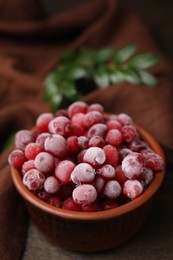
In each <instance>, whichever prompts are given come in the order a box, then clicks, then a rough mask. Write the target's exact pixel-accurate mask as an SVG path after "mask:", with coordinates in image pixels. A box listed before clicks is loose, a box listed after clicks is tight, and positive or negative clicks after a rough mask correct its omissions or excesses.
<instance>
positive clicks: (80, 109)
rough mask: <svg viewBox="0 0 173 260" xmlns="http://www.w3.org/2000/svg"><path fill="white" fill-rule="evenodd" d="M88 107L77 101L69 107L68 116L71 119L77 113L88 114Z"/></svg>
mask: <svg viewBox="0 0 173 260" xmlns="http://www.w3.org/2000/svg"><path fill="white" fill-rule="evenodd" d="M87 108H88V105H87V104H86V103H85V102H83V101H76V102H74V103H72V104H71V105H70V106H69V107H68V116H69V117H70V118H71V117H72V116H73V115H75V114H77V113H84V114H85V113H86V111H87Z"/></svg>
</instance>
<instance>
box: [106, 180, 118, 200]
mask: <svg viewBox="0 0 173 260" xmlns="http://www.w3.org/2000/svg"><path fill="white" fill-rule="evenodd" d="M103 194H104V195H105V196H106V197H108V198H109V199H116V198H118V197H119V196H120V194H121V186H120V184H119V183H118V182H117V181H116V180H110V181H107V182H106V184H105V186H104V189H103Z"/></svg>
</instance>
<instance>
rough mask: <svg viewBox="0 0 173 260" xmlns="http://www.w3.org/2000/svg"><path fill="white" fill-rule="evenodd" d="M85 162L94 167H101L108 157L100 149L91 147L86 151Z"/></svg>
mask: <svg viewBox="0 0 173 260" xmlns="http://www.w3.org/2000/svg"><path fill="white" fill-rule="evenodd" d="M83 161H84V162H86V163H89V164H91V165H92V166H99V165H102V164H104V162H105V161H106V155H105V152H104V150H103V149H102V148H100V147H90V148H88V149H87V150H86V152H85V154H84V156H83Z"/></svg>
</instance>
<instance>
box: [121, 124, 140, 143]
mask: <svg viewBox="0 0 173 260" xmlns="http://www.w3.org/2000/svg"><path fill="white" fill-rule="evenodd" d="M121 133H122V135H123V141H124V142H126V143H131V142H132V141H134V140H135V139H136V138H137V131H136V128H135V127H134V126H132V125H125V126H123V127H122V128H121Z"/></svg>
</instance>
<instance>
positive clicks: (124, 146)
mask: <svg viewBox="0 0 173 260" xmlns="http://www.w3.org/2000/svg"><path fill="white" fill-rule="evenodd" d="M8 161H9V164H10V165H12V166H13V167H15V168H17V169H19V170H20V171H21V176H22V178H23V184H24V185H26V187H27V188H28V189H29V190H30V191H31V192H32V193H34V194H35V196H37V197H39V198H40V199H42V200H43V201H45V202H47V203H49V204H51V205H54V206H56V207H59V208H63V209H68V210H74V211H99V210H107V209H110V208H115V207H118V206H120V205H123V204H125V203H127V202H129V201H131V200H133V199H135V198H137V197H138V196H140V195H141V194H142V193H143V192H144V190H145V189H146V188H147V187H148V185H149V184H150V182H151V181H152V179H153V176H154V173H155V172H157V171H160V170H163V168H164V162H163V159H162V158H161V157H160V156H159V155H158V154H156V153H155V152H154V151H152V150H151V148H150V147H149V146H148V145H147V144H146V143H145V142H144V141H143V140H142V137H141V136H140V133H139V131H138V130H137V128H136V127H135V126H134V124H133V121H132V118H131V117H130V116H129V115H127V114H124V113H122V114H118V115H106V116H105V114H104V108H103V106H102V105H100V104H92V105H87V104H86V103H85V102H83V101H78V102H74V103H73V104H71V105H70V106H69V107H68V108H67V109H66V110H64V109H63V110H62V109H61V110H58V111H57V112H56V113H55V114H52V113H43V114H41V115H40V116H39V117H38V118H37V120H36V126H35V128H34V129H32V130H30V131H29V130H21V131H19V132H17V134H16V136H15V149H14V150H13V151H12V152H11V153H10V155H9V157H8Z"/></svg>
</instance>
